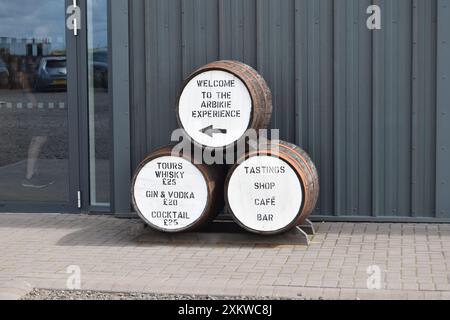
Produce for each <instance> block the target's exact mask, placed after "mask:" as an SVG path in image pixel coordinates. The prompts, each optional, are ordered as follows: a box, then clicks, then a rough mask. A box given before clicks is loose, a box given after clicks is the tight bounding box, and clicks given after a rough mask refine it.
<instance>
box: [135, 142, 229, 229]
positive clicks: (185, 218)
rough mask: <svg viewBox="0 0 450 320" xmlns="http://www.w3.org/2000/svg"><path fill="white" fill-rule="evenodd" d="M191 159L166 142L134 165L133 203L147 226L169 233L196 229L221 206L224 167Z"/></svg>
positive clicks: (222, 203) (206, 221) (212, 217)
mask: <svg viewBox="0 0 450 320" xmlns="http://www.w3.org/2000/svg"><path fill="white" fill-rule="evenodd" d="M192 159H193V156H192V155H190V154H182V153H181V152H175V151H174V146H165V147H162V148H159V149H157V150H155V151H154V152H152V153H151V154H150V155H149V156H148V157H147V158H146V159H145V160H144V161H142V163H141V164H140V165H139V167H138V168H137V170H136V173H135V175H134V177H133V181H132V188H131V196H132V203H133V206H134V209H135V210H136V212H137V213H138V214H139V216H140V217H141V218H142V219H143V220H144V221H145V222H146V223H147V224H148V225H149V226H150V227H152V228H154V229H156V230H159V231H163V232H170V233H177V232H187V231H195V230H198V229H199V228H201V227H202V226H204V225H206V224H207V223H208V222H209V221H211V220H212V219H214V218H215V216H216V215H217V213H218V212H220V211H221V210H222V209H223V205H224V200H223V184H224V180H225V171H224V169H223V167H219V166H207V165H203V164H194V161H193V160H192Z"/></svg>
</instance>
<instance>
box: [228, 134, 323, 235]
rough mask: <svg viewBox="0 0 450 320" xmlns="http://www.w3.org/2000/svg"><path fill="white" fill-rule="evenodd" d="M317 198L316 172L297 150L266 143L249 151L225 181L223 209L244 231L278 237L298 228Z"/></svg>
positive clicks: (300, 151) (277, 142) (276, 143)
mask: <svg viewBox="0 0 450 320" xmlns="http://www.w3.org/2000/svg"><path fill="white" fill-rule="evenodd" d="M318 197H319V175H318V172H317V169H316V167H315V165H314V163H313V161H312V160H311V158H310V157H309V156H308V154H307V153H306V152H305V151H304V150H302V149H301V148H300V147H298V146H295V145H293V144H291V143H288V142H284V141H270V142H269V143H268V145H267V148H262V149H259V150H257V151H249V152H247V153H246V154H245V156H243V157H242V158H241V159H239V161H238V162H237V164H236V165H234V166H233V167H232V168H231V170H230V172H229V174H228V177H227V179H226V183H225V200H226V203H227V209H228V211H229V212H230V213H231V215H232V216H233V218H234V219H235V221H236V222H237V223H238V224H239V225H240V226H242V227H243V228H244V229H246V230H248V231H250V232H254V233H257V234H263V235H275V234H281V233H284V232H287V231H289V230H291V229H292V228H294V227H296V226H298V225H300V224H301V223H302V222H304V221H305V219H307V218H308V216H309V215H310V214H311V213H312V212H313V210H314V208H315V206H316V203H317V200H318Z"/></svg>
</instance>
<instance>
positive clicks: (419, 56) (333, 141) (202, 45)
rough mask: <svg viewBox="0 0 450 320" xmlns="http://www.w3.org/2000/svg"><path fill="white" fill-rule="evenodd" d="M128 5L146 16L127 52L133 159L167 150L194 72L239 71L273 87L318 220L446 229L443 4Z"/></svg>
mask: <svg viewBox="0 0 450 320" xmlns="http://www.w3.org/2000/svg"><path fill="white" fill-rule="evenodd" d="M132 3H133V4H132V6H135V7H138V8H139V7H140V5H139V3H140V4H141V6H142V7H143V8H145V16H144V17H142V16H141V15H142V10H135V11H133V10H131V12H132V15H133V16H134V15H136V16H137V17H136V22H133V19H134V17H133V16H132V26H133V28H132V29H133V36H132V40H133V43H134V44H133V45H132V50H133V48H136V50H142V44H144V49H143V50H145V61H138V62H136V61H134V62H132V65H133V66H134V68H140V70H134V75H133V79H132V81H143V80H142V79H145V88H146V90H145V92H136V91H132V92H134V95H135V97H133V99H134V101H137V102H136V104H137V105H136V106H134V105H133V120H132V121H133V126H135V127H134V128H133V132H134V135H135V136H139V135H142V136H140V137H139V138H136V139H133V141H132V143H133V159H141V158H142V157H143V156H144V155H145V152H149V151H150V150H152V149H153V148H155V147H157V146H160V145H162V144H165V143H168V142H169V141H170V139H169V137H170V134H171V132H172V130H173V129H175V128H176V127H177V124H176V121H175V119H176V118H175V102H176V98H177V95H178V93H179V92H178V90H179V89H180V86H181V84H182V81H183V79H184V78H186V77H187V76H188V74H189V73H190V72H191V71H192V70H193V69H195V68H196V67H199V66H200V65H202V64H205V63H208V62H210V61H214V60H219V59H236V60H240V61H243V62H245V63H248V64H249V65H251V66H253V67H255V68H256V69H257V70H259V72H260V73H261V74H262V75H263V76H264V77H265V78H266V80H267V82H268V84H269V86H270V87H271V89H272V91H273V96H274V115H273V119H272V123H271V126H272V128H278V129H280V133H281V138H283V139H287V140H290V141H292V142H295V143H297V144H298V145H300V146H301V147H303V148H304V149H305V150H307V151H308V152H309V153H310V154H311V156H312V158H313V159H314V161H315V162H316V164H317V166H318V169H319V172H320V182H321V197H320V200H319V203H318V208H317V210H316V212H315V215H316V216H324V217H337V218H339V217H369V218H372V219H377V218H379V219H385V218H388V217H405V218H450V204H449V199H450V194H447V195H445V193H446V192H447V191H449V189H448V188H449V187H448V185H450V181H449V176H450V173H449V171H450V169H449V166H448V164H446V163H448V162H445V161H447V160H449V159H450V157H449V151H448V150H449V149H450V146H449V145H448V143H449V141H448V140H449V138H448V136H449V135H450V120H449V117H450V116H449V113H448V111H449V110H448V109H449V106H448V105H449V101H450V97H449V92H450V88H449V86H448V81H449V80H448V79H449V78H450V70H449V69H450V53H449V47H448V46H449V44H448V43H450V41H449V42H447V44H445V43H438V23H439V22H440V27H439V32H440V33H439V37H440V38H441V39H442V41H445V40H447V41H448V40H449V34H450V25H449V23H450V22H449V21H450V19H449V18H448V16H449V14H450V13H449V12H448V11H449V9H448V8H449V7H450V3H449V0H373V1H372V0H281V1H275V0H149V1H144V0H133V1H132ZM136 3H137V4H136ZM371 4H377V5H379V6H380V7H381V9H382V29H381V30H376V31H373V30H369V29H368V28H367V26H366V20H367V18H368V15H367V13H366V10H367V7H368V6H369V5H371ZM440 7H442V8H440ZM441 10H442V11H441ZM139 17H140V18H139ZM439 17H440V18H439ZM438 18H439V19H441V20H442V21H438ZM141 20H142V21H141ZM141 56H142V55H138V56H136V57H140V58H139V59H142V58H141ZM136 57H135V58H136ZM437 57H439V58H440V61H438V60H437ZM437 63H439V65H440V67H441V68H442V69H443V70H442V71H441V72H440V74H439V75H438V73H437ZM444 78H445V79H444ZM445 81H446V82H445ZM446 85H447V86H446ZM140 88H142V86H140ZM438 89H439V90H438ZM140 91H141V90H140ZM142 101H145V103H146V108H145V109H144V108H142ZM438 105H439V106H440V108H441V109H442V111H441V113H440V114H438V113H437V112H436V111H437V106H438ZM445 112H447V114H446V116H442V114H443V113H445ZM143 119H145V121H144V120H143ZM438 124H439V125H438ZM439 143H440V144H441V146H440V147H439V148H436V145H437V144H439ZM143 144H145V146H143ZM445 148H447V149H445ZM437 154H438V155H439V157H440V158H437V157H436V155H437ZM136 163H137V160H135V161H133V164H134V165H136ZM437 175H439V176H441V177H442V178H441V179H439V181H437V178H436V176H437ZM445 183H447V185H446V184H445ZM437 207H439V208H441V209H440V213H439V214H437V212H436V208H437Z"/></svg>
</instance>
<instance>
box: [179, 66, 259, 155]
mask: <svg viewBox="0 0 450 320" xmlns="http://www.w3.org/2000/svg"><path fill="white" fill-rule="evenodd" d="M251 112H252V99H251V96H250V93H249V92H248V89H247V87H246V86H245V84H244V82H242V80H241V79H239V78H238V77H236V76H235V75H234V74H232V73H229V72H226V71H221V70H212V71H205V72H202V73H200V74H198V75H197V76H195V77H194V78H193V79H192V80H191V81H189V83H188V84H187V85H186V87H185V88H184V90H183V92H182V93H181V96H180V101H179V105H178V113H179V117H180V121H181V124H182V126H183V128H184V130H186V132H187V134H188V135H189V136H190V137H191V138H192V139H193V140H194V141H196V142H198V143H200V144H202V145H204V146H207V147H214V148H219V147H225V146H228V145H230V144H232V143H234V142H236V141H237V140H239V139H240V138H241V137H242V136H243V135H244V133H245V132H246V130H247V129H248V127H249V124H250V118H251Z"/></svg>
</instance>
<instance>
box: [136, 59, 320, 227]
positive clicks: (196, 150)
mask: <svg viewBox="0 0 450 320" xmlns="http://www.w3.org/2000/svg"><path fill="white" fill-rule="evenodd" d="M271 115H272V94H271V91H270V89H269V87H268V85H267V83H266V81H265V80H264V79H263V77H262V76H261V75H259V74H258V72H257V71H256V70H254V69H253V68H252V67H250V66H248V65H246V64H244V63H242V62H238V61H217V62H212V63H209V64H207V65H205V66H203V67H201V68H199V69H197V70H196V71H194V72H193V73H192V74H191V75H190V76H189V77H188V79H187V80H186V81H185V83H184V86H183V88H182V90H181V93H180V96H179V98H178V103H177V118H178V123H179V125H180V127H181V128H182V129H184V131H183V132H184V133H185V134H184V135H185V143H184V144H182V146H184V147H180V145H170V146H164V147H161V148H159V149H157V150H155V151H154V152H152V153H151V154H150V155H149V156H148V157H147V158H146V159H145V160H144V161H143V162H142V163H141V164H140V165H139V167H138V169H137V170H136V173H135V175H134V178H133V182H132V201H133V206H134V208H135V210H136V212H137V213H138V214H139V216H140V217H141V218H142V219H143V220H144V221H145V222H146V223H147V224H148V225H149V226H150V227H152V228H154V229H156V230H159V231H162V232H170V233H177V232H187V231H196V230H199V229H202V228H208V224H209V223H210V222H211V221H213V220H214V218H215V217H216V216H217V215H218V214H219V213H220V212H222V211H223V209H224V208H225V211H226V212H228V213H230V214H231V216H232V217H233V219H234V220H235V221H236V223H238V224H239V225H240V226H241V227H242V228H244V229H245V230H247V231H249V232H253V233H257V234H262V235H277V234H282V233H284V232H287V231H289V230H291V229H293V228H295V227H296V226H299V225H301V224H302V223H303V222H304V221H305V220H306V219H307V218H308V216H309V215H310V214H311V213H312V211H313V210H314V208H315V206H316V203H317V199H318V195H319V179H318V173H317V170H316V167H315V165H314V163H313V162H312V160H311V158H310V157H309V156H308V154H307V153H306V152H305V151H303V150H302V149H301V148H300V147H298V146H296V145H293V144H291V143H288V142H284V141H280V140H276V141H275V140H273V141H270V140H267V141H265V143H263V144H261V143H260V145H259V147H258V148H257V149H255V148H250V147H246V146H249V145H250V144H251V143H253V144H257V143H258V142H257V141H256V139H258V136H256V138H251V139H254V140H251V139H250V141H249V138H248V136H249V134H248V132H249V129H254V130H256V131H255V132H258V131H259V130H260V129H265V128H267V126H268V124H269V122H270V118H271ZM252 137H254V136H252ZM186 141H187V142H186ZM238 146H244V148H238ZM241 149H243V151H241V152H236V151H237V150H241ZM224 150H225V151H224ZM198 154H200V155H202V158H201V160H202V159H203V158H204V157H207V156H208V155H209V156H210V157H216V158H215V159H217V157H223V158H225V157H227V159H230V157H232V158H233V159H234V160H235V161H233V163H234V164H233V165H228V166H227V165H224V164H212V165H208V164H206V163H210V160H208V161H198V160H199V159H198V157H197V156H196V155H198ZM219 163H226V162H225V161H223V162H220V161H219Z"/></svg>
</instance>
